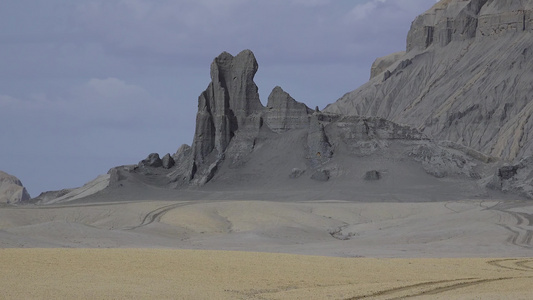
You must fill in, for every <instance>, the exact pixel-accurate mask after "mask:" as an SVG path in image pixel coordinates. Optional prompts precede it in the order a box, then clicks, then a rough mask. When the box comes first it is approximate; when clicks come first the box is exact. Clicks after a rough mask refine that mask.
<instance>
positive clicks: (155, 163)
mask: <svg viewBox="0 0 533 300" xmlns="http://www.w3.org/2000/svg"><path fill="white" fill-rule="evenodd" d="M139 166H144V167H151V168H159V167H162V166H163V162H162V161H161V158H159V154H157V153H150V154H149V155H148V157H147V158H145V159H143V160H142V161H141V162H139Z"/></svg>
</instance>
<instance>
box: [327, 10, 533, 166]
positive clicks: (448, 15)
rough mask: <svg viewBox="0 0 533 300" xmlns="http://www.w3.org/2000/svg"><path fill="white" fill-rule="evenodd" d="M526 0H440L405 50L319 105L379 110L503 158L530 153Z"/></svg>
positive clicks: (417, 24)
mask: <svg viewBox="0 0 533 300" xmlns="http://www.w3.org/2000/svg"><path fill="white" fill-rule="evenodd" d="M532 16H533V2H532V1H522V0H468V1H465V0H447V1H444V0H443V1H440V2H438V3H437V4H436V5H435V6H434V7H432V8H431V9H430V10H428V11H427V12H425V13H424V14H422V15H420V16H418V17H417V18H416V19H415V20H414V21H413V23H412V25H411V29H410V31H409V34H408V36H407V47H406V51H405V53H397V54H395V55H392V56H389V57H385V58H381V59H378V60H377V61H376V63H375V64H374V66H373V70H372V78H371V80H370V81H369V82H368V83H366V84H364V85H363V86H361V87H360V88H358V89H356V90H355V91H352V92H350V93H347V94H346V95H344V96H343V97H342V98H341V99H339V100H338V101H337V102H335V103H333V104H331V105H329V106H327V107H326V108H325V110H324V111H326V112H331V113H339V114H345V115H363V116H378V117H382V118H386V119H388V120H392V121H395V122H398V123H402V124H407V125H410V126H414V127H416V128H418V129H419V130H421V131H422V132H423V133H425V134H427V135H428V136H430V137H432V138H435V139H439V140H450V141H454V142H457V143H460V144H464V145H466V146H468V147H471V148H473V149H476V150H479V151H482V152H483V153H486V154H488V155H491V156H495V157H500V158H503V159H515V158H521V157H524V156H529V155H531V154H532V153H533V135H531V134H530V133H531V132H532V129H533V118H532V117H531V116H532V113H533V101H532V95H533V84H531V82H532V81H533V59H532V58H533V56H532V55H533V43H532V41H533V35H532V33H533V19H532Z"/></svg>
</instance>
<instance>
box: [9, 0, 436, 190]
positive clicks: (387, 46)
mask: <svg viewBox="0 0 533 300" xmlns="http://www.w3.org/2000/svg"><path fill="white" fill-rule="evenodd" d="M434 3H435V0H268V1H267V0H265V1H259V0H223V1H222V0H158V1H154V0H78V1H72V0H47V1H41V0H2V1H0V124H1V130H0V143H1V147H0V170H2V171H5V172H7V173H10V174H12V175H15V176H17V177H19V179H21V180H22V182H23V184H24V185H25V186H26V187H27V189H28V191H29V192H30V194H31V196H32V197H35V196H37V195H38V194H39V193H41V192H43V191H47V190H58V189H63V188H71V187H78V186H81V185H83V184H84V183H86V182H88V181H90V180H92V179H93V178H95V177H96V176H98V175H99V174H105V173H106V172H107V171H108V170H109V169H110V168H111V167H114V166H117V165H124V164H135V163H137V162H139V161H140V160H142V159H144V158H145V157H146V156H147V155H148V154H149V153H151V152H158V153H159V154H160V155H164V154H166V153H174V152H176V150H177V149H178V147H179V146H180V145H181V144H189V145H190V144H191V142H192V137H193V134H194V125H195V116H196V109H197V101H198V95H200V93H201V92H202V91H203V90H205V88H206V87H207V85H208V84H209V81H210V77H209V66H210V64H211V61H212V60H213V58H214V57H216V56H218V54H220V53H221V52H222V51H228V52H229V53H231V54H233V55H236V54H237V53H238V52H240V51H241V50H243V49H251V50H252V51H253V52H254V53H255V56H256V58H257V60H258V63H259V71H258V73H257V74H256V77H255V82H256V83H257V85H258V86H259V93H260V96H261V100H262V102H263V104H265V103H266V100H267V97H268V95H269V93H270V91H271V90H272V88H274V86H276V85H279V86H281V87H282V88H283V89H284V90H285V91H287V92H288V93H290V94H291V95H292V96H293V97H294V98H295V99H296V100H298V101H300V102H305V103H306V104H307V105H308V106H309V107H315V106H319V107H320V108H323V107H324V106H326V105H327V104H329V103H331V102H334V101H335V100H337V99H338V98H340V97H341V96H342V95H343V94H345V93H347V92H349V91H351V90H354V89H356V88H357V87H358V86H360V85H361V84H363V83H364V82H366V81H367V80H368V77H369V74H370V66H371V64H372V62H373V61H374V59H375V58H377V57H380V56H384V55H387V54H390V53H392V52H396V51H401V50H404V49H405V39H406V35H407V31H408V30H409V27H410V25H411V21H412V20H413V19H414V18H415V17H416V16H417V15H418V14H420V13H422V12H424V11H425V10H427V9H429V8H430V7H431V6H432V5H433V4H434Z"/></svg>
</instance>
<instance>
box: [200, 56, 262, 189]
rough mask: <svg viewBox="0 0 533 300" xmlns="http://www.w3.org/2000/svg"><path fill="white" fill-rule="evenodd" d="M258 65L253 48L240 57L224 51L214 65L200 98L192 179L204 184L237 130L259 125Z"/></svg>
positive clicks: (221, 158)
mask: <svg viewBox="0 0 533 300" xmlns="http://www.w3.org/2000/svg"><path fill="white" fill-rule="evenodd" d="M257 68H258V64H257V61H256V59H255V56H254V54H253V53H252V51H250V50H244V51H242V52H241V53H239V54H238V55H237V56H235V57H234V56H232V55H231V54H229V53H227V52H224V53H222V54H220V55H219V56H218V57H217V58H215V60H214V61H213V63H212V64H211V83H210V84H209V86H208V87H207V89H206V90H205V91H204V92H203V93H202V94H201V95H200V97H199V99H198V113H197V116H196V132H195V135H194V141H193V145H192V154H193V161H192V169H191V175H190V177H191V179H193V180H194V181H195V182H197V183H198V184H200V185H201V184H204V183H205V182H207V181H209V179H210V178H211V177H212V176H213V174H214V171H216V168H217V166H218V164H219V163H220V162H221V161H222V160H223V159H224V153H225V151H226V148H227V147H228V145H229V143H230V141H231V140H232V139H233V137H234V136H235V134H236V132H237V131H238V130H241V131H242V129H244V128H249V127H254V129H258V128H256V127H258V126H260V125H261V124H262V120H261V119H260V118H259V117H258V116H256V114H258V113H260V112H261V111H262V110H263V105H262V104H261V102H260V101H259V94H258V91H257V86H256V85H255V83H254V81H253V78H254V76H255V73H256V72H257Z"/></svg>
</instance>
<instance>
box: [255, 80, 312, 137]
mask: <svg viewBox="0 0 533 300" xmlns="http://www.w3.org/2000/svg"><path fill="white" fill-rule="evenodd" d="M267 109H268V110H267V112H266V113H265V115H266V118H265V119H266V123H267V125H268V127H269V128H270V129H271V130H272V131H274V132H278V133H280V132H284V131H287V130H291V129H301V128H307V126H308V124H309V115H310V114H311V113H312V112H313V111H312V110H311V109H310V108H309V107H307V105H305V104H303V103H300V102H297V101H296V100H294V98H292V97H291V95H289V94H288V93H287V92H285V91H284V90H283V89H282V88H281V87H279V86H277V87H275V88H274V89H273V90H272V92H271V93H270V96H268V103H267Z"/></svg>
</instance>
